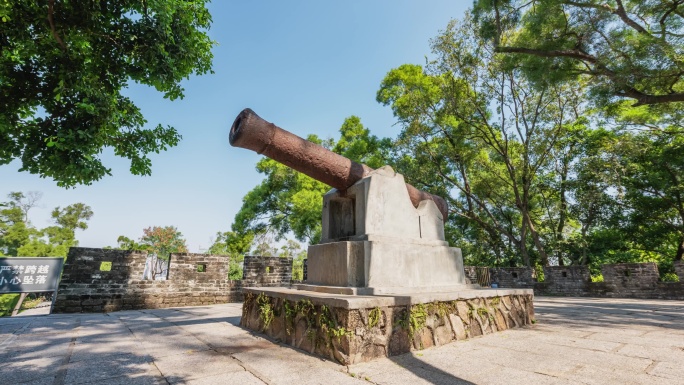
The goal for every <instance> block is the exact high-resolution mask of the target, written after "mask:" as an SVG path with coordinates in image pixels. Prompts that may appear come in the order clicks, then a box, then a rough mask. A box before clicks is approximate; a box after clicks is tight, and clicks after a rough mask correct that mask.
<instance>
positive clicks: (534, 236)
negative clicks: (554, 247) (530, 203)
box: [524, 212, 549, 266]
mask: <svg viewBox="0 0 684 385" xmlns="http://www.w3.org/2000/svg"><path fill="white" fill-rule="evenodd" d="M524 218H526V220H527V226H528V227H529V228H530V235H532V240H533V241H534V246H535V247H536V248H537V251H538V252H539V257H540V258H541V261H540V262H541V264H542V266H548V265H549V256H548V255H546V250H545V249H544V245H542V243H541V240H540V239H539V233H537V230H535V228H534V225H533V224H532V219H531V218H530V216H529V214H528V213H527V212H525V213H524ZM528 266H529V265H528Z"/></svg>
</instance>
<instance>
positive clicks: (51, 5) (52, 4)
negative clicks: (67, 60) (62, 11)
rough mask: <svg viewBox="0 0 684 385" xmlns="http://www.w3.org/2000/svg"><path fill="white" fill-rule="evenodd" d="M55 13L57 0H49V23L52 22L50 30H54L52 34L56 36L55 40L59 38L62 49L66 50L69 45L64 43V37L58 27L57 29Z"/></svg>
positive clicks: (58, 41)
mask: <svg viewBox="0 0 684 385" xmlns="http://www.w3.org/2000/svg"><path fill="white" fill-rule="evenodd" d="M54 13H55V0H50V1H49V2H48V16H47V19H48V23H50V30H51V31H52V36H54V38H55V40H57V43H59V46H60V47H62V51H66V49H67V47H66V45H65V44H64V41H62V38H61V37H59V34H58V33H57V29H55V21H54V19H53V17H52V16H53V15H54Z"/></svg>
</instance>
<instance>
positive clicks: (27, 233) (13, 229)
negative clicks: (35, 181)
mask: <svg viewBox="0 0 684 385" xmlns="http://www.w3.org/2000/svg"><path fill="white" fill-rule="evenodd" d="M8 198H9V199H10V201H9V202H5V203H0V255H8V256H17V253H18V250H19V248H20V247H22V246H23V245H25V244H26V243H28V242H29V239H30V237H31V236H32V235H34V234H35V233H36V232H37V230H36V229H35V228H33V227H32V226H31V224H30V222H29V220H28V212H29V210H30V209H31V208H32V207H34V206H35V204H36V203H37V201H38V199H39V198H40V195H39V194H38V193H35V192H32V193H29V194H28V195H25V194H24V193H21V192H11V193H9V194H8Z"/></svg>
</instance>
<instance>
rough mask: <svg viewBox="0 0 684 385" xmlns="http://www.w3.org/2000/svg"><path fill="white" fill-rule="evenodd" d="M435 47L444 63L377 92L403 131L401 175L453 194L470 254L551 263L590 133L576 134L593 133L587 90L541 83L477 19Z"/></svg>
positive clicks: (493, 260)
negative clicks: (571, 180) (498, 50)
mask: <svg viewBox="0 0 684 385" xmlns="http://www.w3.org/2000/svg"><path fill="white" fill-rule="evenodd" d="M432 50H433V53H434V54H435V56H436V59H435V60H434V61H432V62H429V63H428V65H427V66H426V67H425V68H423V67H421V66H418V65H409V64H406V65H402V66H400V67H398V68H395V69H393V70H391V71H390V72H389V73H388V74H387V75H386V76H385V78H384V79H383V81H382V83H381V85H380V90H379V91H378V93H377V100H378V102H380V103H382V104H385V105H388V106H390V107H391V108H392V111H393V112H394V115H395V116H396V117H397V119H398V122H399V123H400V125H401V129H402V131H401V133H400V134H399V138H398V140H397V142H396V144H395V148H394V150H395V151H394V157H395V159H396V160H395V163H396V165H397V169H398V170H399V171H400V172H402V173H403V174H404V175H405V176H406V177H407V179H408V180H411V181H419V183H418V186H416V187H419V188H424V189H427V190H429V191H431V192H433V193H436V194H438V195H443V196H445V197H447V199H448V203H449V207H450V210H451V212H452V213H453V215H451V216H450V217H451V218H450V222H449V223H447V229H446V232H447V234H448V235H449V236H450V237H451V239H450V240H451V241H452V242H453V243H454V244H455V245H456V246H459V247H461V248H462V249H463V250H464V255H470V256H472V257H471V258H473V259H475V260H479V261H480V262H481V263H483V264H490V265H491V264H494V265H500V264H524V265H528V266H531V265H532V264H533V263H534V260H535V259H537V260H538V261H539V262H540V263H542V264H544V265H546V264H548V263H549V261H548V260H549V254H550V253H549V252H548V249H549V243H550V241H551V242H554V243H557V244H560V243H562V241H564V235H565V234H566V232H567V231H566V230H565V227H566V226H569V224H570V223H569V222H568V221H567V215H568V213H567V201H568V199H567V198H568V197H567V194H568V193H567V191H565V192H562V189H558V188H556V187H563V186H565V179H567V178H568V176H569V175H571V173H570V170H569V165H570V164H571V162H572V161H573V157H572V155H573V153H572V149H573V146H574V142H576V140H577V138H578V137H581V134H575V135H574V136H573V135H571V133H575V132H581V131H583V130H585V129H586V125H587V121H586V119H585V118H584V117H583V116H582V113H583V111H584V106H583V104H582V100H581V98H580V93H579V92H578V89H581V88H578V87H568V86H565V85H563V86H547V87H544V88H539V87H536V88H535V87H533V86H532V85H531V83H530V82H529V80H528V79H527V78H526V77H525V76H523V74H522V73H520V71H517V70H516V69H511V68H507V67H506V66H505V65H504V63H502V62H501V60H500V57H499V56H498V55H496V54H495V53H494V52H493V51H492V49H491V48H490V47H488V45H487V44H486V42H485V41H484V40H483V39H482V38H480V37H478V36H477V35H476V34H475V31H474V26H473V24H472V20H471V19H470V18H466V19H465V20H464V21H462V22H460V23H457V22H452V23H450V24H449V25H448V26H447V29H446V30H445V31H444V32H443V33H442V34H441V35H439V36H438V37H436V38H435V39H433V41H432ZM559 190H560V191H559ZM564 202H565V204H564ZM554 227H555V228H556V229H558V228H559V227H560V230H556V231H548V232H547V231H546V230H551V229H552V228H554ZM518 258H519V259H518Z"/></svg>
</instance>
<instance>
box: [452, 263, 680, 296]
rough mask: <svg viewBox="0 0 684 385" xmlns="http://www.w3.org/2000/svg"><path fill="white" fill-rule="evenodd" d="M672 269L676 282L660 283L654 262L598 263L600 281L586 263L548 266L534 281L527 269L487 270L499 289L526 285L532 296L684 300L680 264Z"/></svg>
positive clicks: (532, 274)
mask: <svg viewBox="0 0 684 385" xmlns="http://www.w3.org/2000/svg"><path fill="white" fill-rule="evenodd" d="M468 269H469V267H467V266H466V272H467V271H468ZM675 271H676V272H677V275H678V276H679V280H680V282H660V274H659V272H658V266H657V265H656V264H655V263H652V262H649V263H618V264H611V265H603V266H601V273H602V275H603V282H591V274H590V272H589V269H588V268H587V267H586V266H549V267H545V268H544V278H545V279H544V282H537V280H536V277H535V276H534V270H533V269H531V268H526V267H516V268H491V269H490V272H491V274H492V282H498V284H499V287H500V288H520V287H529V288H533V289H534V292H535V295H557V296H575V297H608V298H643V299H647V298H653V299H676V300H684V263H682V262H677V263H675Z"/></svg>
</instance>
